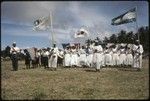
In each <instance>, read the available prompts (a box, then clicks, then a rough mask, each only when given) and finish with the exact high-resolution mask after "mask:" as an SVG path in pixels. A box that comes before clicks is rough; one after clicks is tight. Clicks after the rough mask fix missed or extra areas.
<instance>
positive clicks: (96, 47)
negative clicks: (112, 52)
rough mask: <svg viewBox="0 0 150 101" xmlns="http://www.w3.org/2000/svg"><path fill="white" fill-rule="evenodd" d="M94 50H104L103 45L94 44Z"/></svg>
mask: <svg viewBox="0 0 150 101" xmlns="http://www.w3.org/2000/svg"><path fill="white" fill-rule="evenodd" d="M94 50H97V52H102V51H103V48H102V46H101V45H98V46H94Z"/></svg>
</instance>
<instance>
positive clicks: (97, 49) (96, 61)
mask: <svg viewBox="0 0 150 101" xmlns="http://www.w3.org/2000/svg"><path fill="white" fill-rule="evenodd" d="M102 52H103V48H102V46H101V45H99V44H98V42H95V46H94V54H93V65H94V66H95V67H96V71H100V69H101V67H102Z"/></svg>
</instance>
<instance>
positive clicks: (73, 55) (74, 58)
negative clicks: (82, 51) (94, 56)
mask: <svg viewBox="0 0 150 101" xmlns="http://www.w3.org/2000/svg"><path fill="white" fill-rule="evenodd" d="M70 64H71V66H72V67H76V66H77V65H78V56H77V50H76V47H75V46H74V45H73V46H72V48H71V62H70Z"/></svg>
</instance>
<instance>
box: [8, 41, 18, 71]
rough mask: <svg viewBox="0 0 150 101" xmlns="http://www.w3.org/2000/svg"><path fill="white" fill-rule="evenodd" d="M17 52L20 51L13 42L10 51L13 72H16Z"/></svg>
mask: <svg viewBox="0 0 150 101" xmlns="http://www.w3.org/2000/svg"><path fill="white" fill-rule="evenodd" d="M19 52H20V49H19V48H18V47H17V46H16V42H13V44H12V47H11V49H10V54H11V60H12V67H13V71H17V70H18V54H19Z"/></svg>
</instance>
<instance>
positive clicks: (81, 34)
mask: <svg viewBox="0 0 150 101" xmlns="http://www.w3.org/2000/svg"><path fill="white" fill-rule="evenodd" d="M88 35H89V32H88V31H87V30H85V29H83V28H80V29H79V30H78V31H77V32H76V33H75V35H74V37H75V38H81V37H86V36H88Z"/></svg>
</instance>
